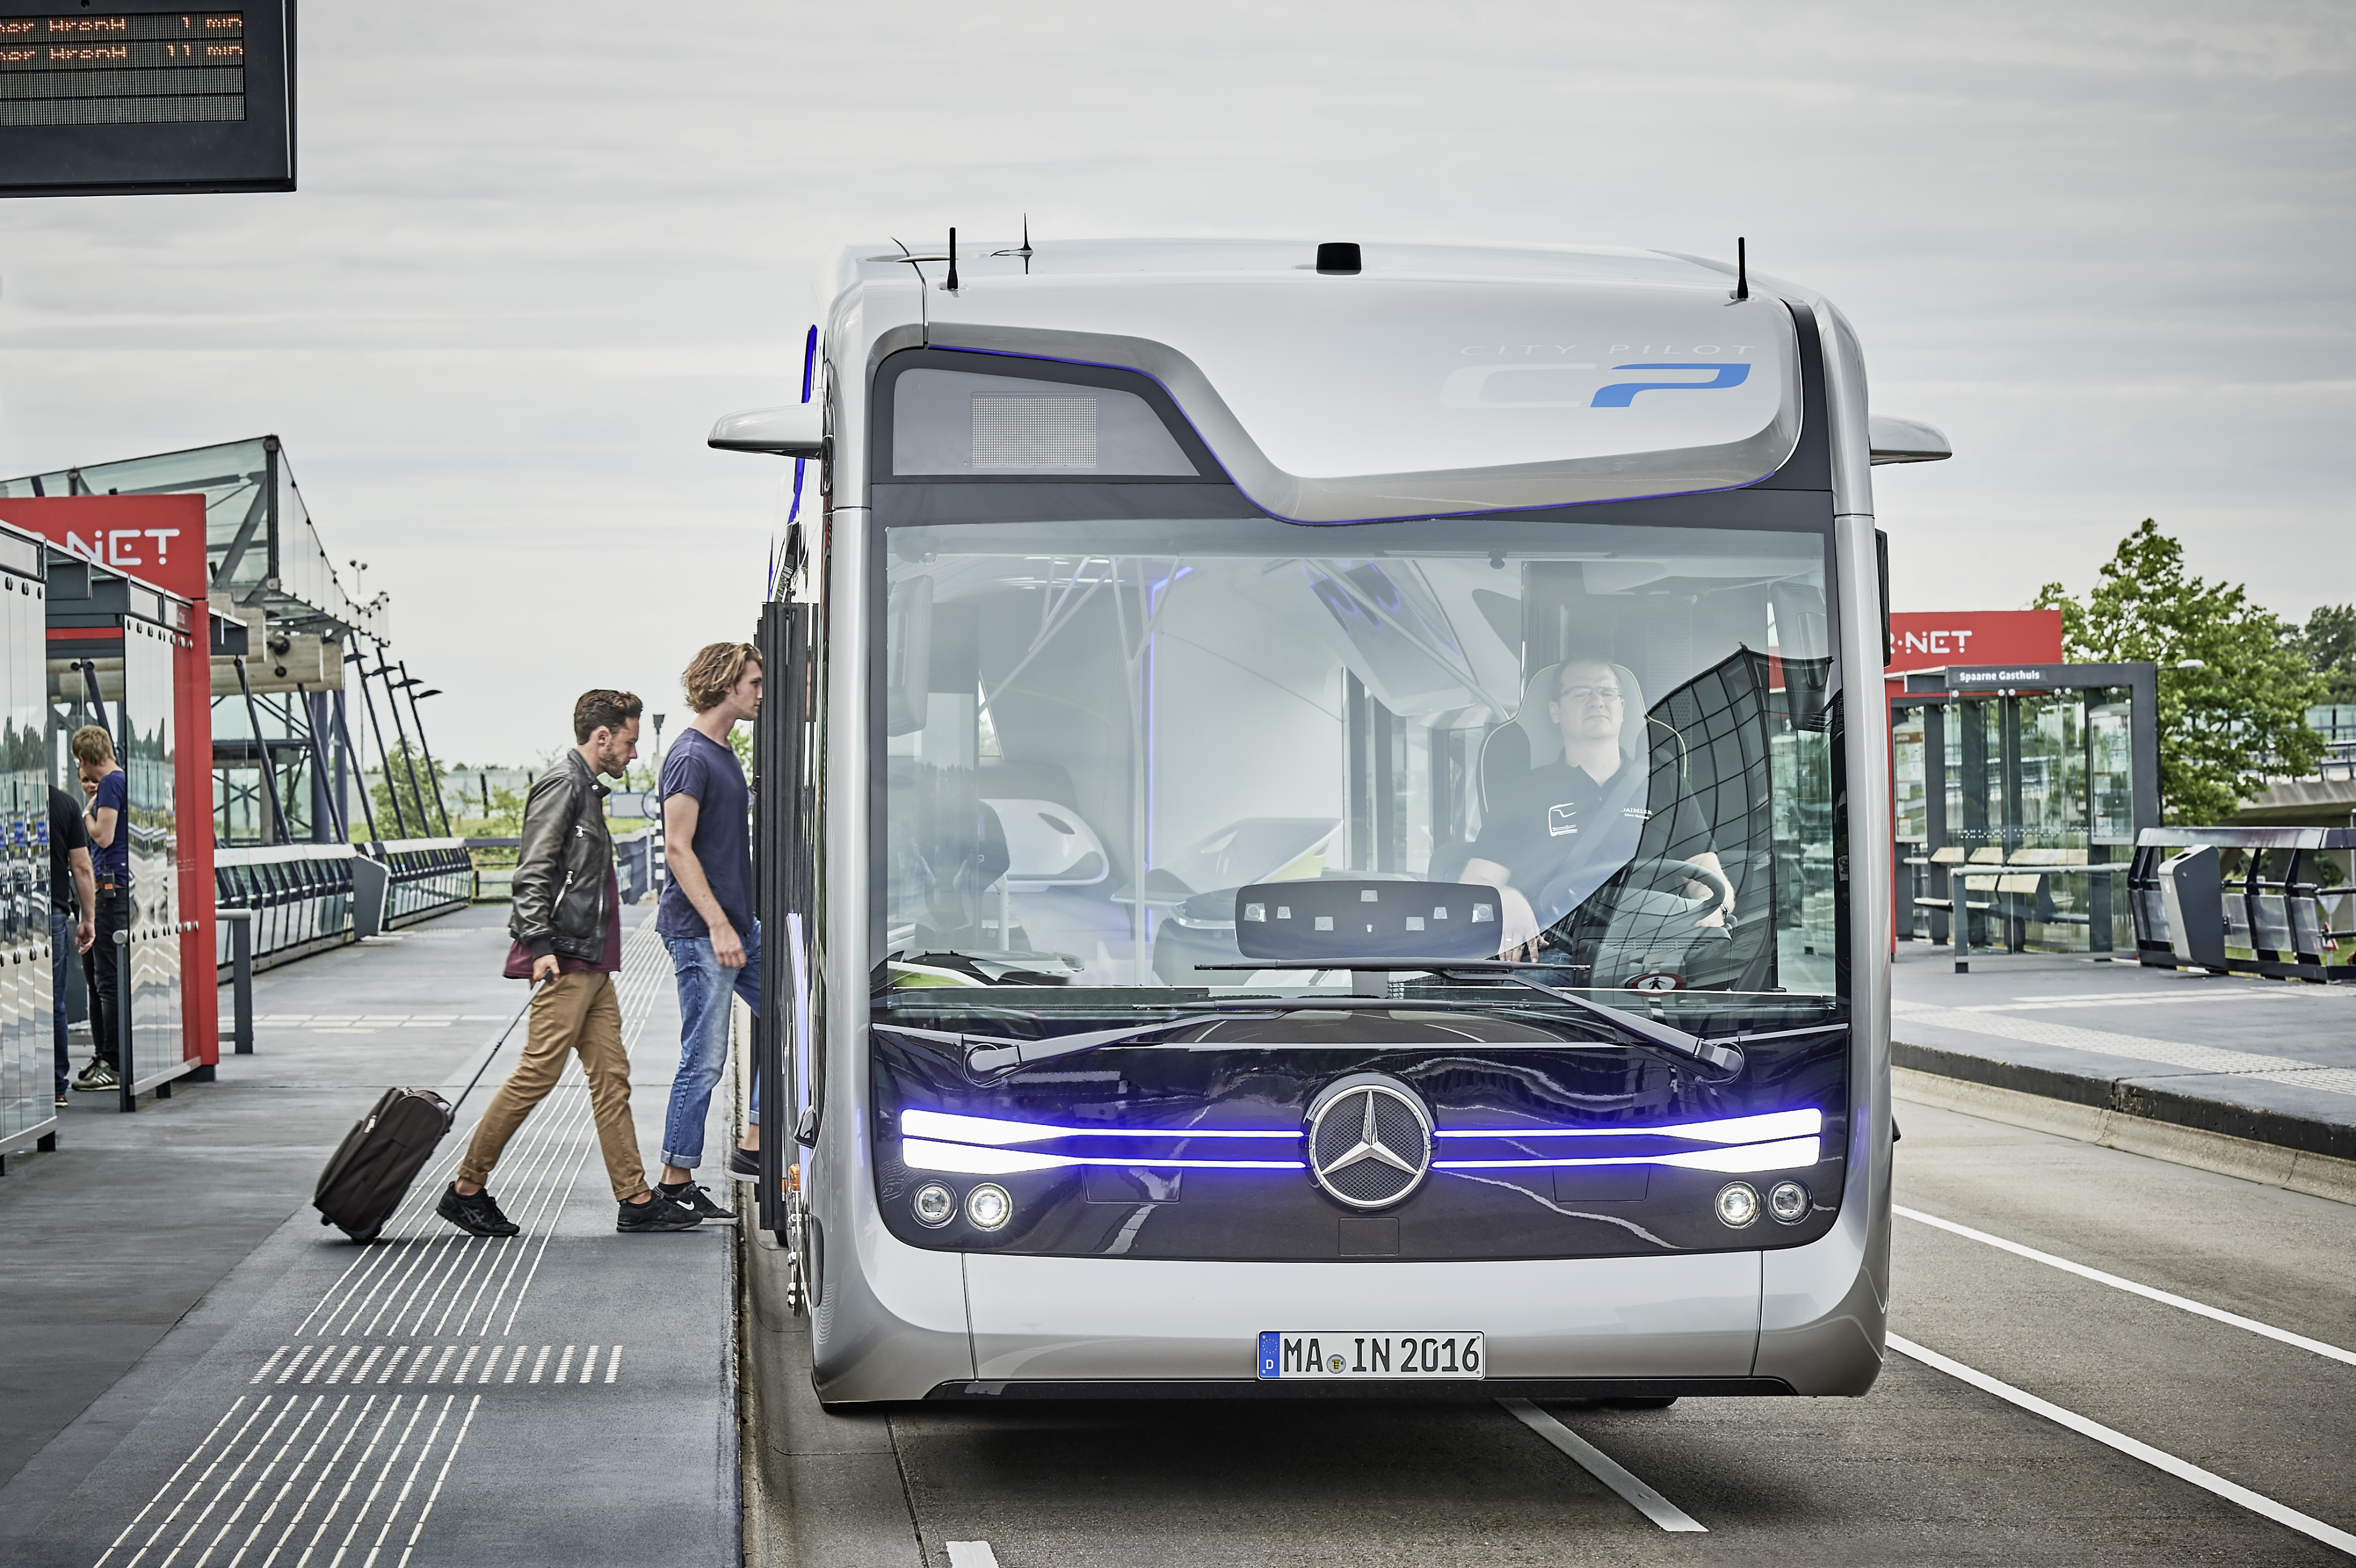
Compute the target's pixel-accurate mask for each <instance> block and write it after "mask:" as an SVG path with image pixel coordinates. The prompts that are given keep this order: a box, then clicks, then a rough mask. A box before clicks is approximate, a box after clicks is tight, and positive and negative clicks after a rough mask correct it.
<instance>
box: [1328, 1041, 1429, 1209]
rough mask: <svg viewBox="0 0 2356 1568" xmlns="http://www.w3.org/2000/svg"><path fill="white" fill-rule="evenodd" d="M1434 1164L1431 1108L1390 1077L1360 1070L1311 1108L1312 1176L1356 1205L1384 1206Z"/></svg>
mask: <svg viewBox="0 0 2356 1568" xmlns="http://www.w3.org/2000/svg"><path fill="white" fill-rule="evenodd" d="M1430 1168H1431V1113H1430V1112H1428V1111H1426V1110H1425V1109H1424V1106H1423V1101H1422V1100H1421V1099H1419V1097H1418V1096H1417V1095H1416V1093H1415V1091H1414V1090H1411V1089H1409V1088H1408V1086H1407V1085H1405V1084H1403V1083H1401V1082H1399V1080H1398V1079H1395V1078H1386V1077H1384V1076H1383V1075H1382V1074H1380V1073H1357V1074H1354V1075H1353V1076H1351V1077H1349V1078H1345V1079H1340V1080H1339V1081H1337V1082H1334V1083H1331V1084H1328V1085H1327V1086H1326V1087H1325V1090H1324V1091H1323V1093H1321V1094H1320V1095H1318V1097H1317V1099H1316V1101H1315V1102H1314V1103H1313V1104H1312V1105H1311V1106H1310V1108H1309V1174H1310V1175H1311V1176H1313V1177H1315V1178H1316V1181H1317V1185H1318V1186H1319V1187H1323V1188H1324V1189H1325V1191H1326V1192H1327V1193H1328V1194H1330V1195H1331V1196H1332V1197H1334V1198H1335V1199H1337V1200H1338V1201H1340V1202H1343V1203H1346V1204H1348V1205H1349V1206H1350V1207H1351V1208H1388V1207H1389V1206H1390V1205H1392V1204H1394V1203H1397V1202H1398V1201H1399V1200H1400V1199H1401V1198H1403V1197H1406V1196H1407V1195H1408V1193H1411V1192H1413V1191H1414V1190H1415V1189H1416V1188H1417V1187H1419V1186H1420V1185H1422V1182H1423V1175H1424V1172H1426V1171H1428V1170H1430Z"/></svg>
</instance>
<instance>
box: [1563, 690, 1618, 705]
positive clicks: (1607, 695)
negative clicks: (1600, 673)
mask: <svg viewBox="0 0 2356 1568" xmlns="http://www.w3.org/2000/svg"><path fill="white" fill-rule="evenodd" d="M1562 694H1563V698H1564V700H1565V701H1567V702H1573V703H1586V702H1600V703H1616V702H1618V701H1619V700H1620V688H1619V687H1617V686H1565V687H1564V688H1563V689H1562Z"/></svg>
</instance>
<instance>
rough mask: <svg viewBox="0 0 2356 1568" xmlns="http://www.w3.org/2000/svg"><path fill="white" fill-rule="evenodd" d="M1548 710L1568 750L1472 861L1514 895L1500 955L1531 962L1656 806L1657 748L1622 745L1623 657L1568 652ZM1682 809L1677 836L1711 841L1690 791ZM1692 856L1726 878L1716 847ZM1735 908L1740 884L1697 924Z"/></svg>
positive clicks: (1632, 845)
mask: <svg viewBox="0 0 2356 1568" xmlns="http://www.w3.org/2000/svg"><path fill="white" fill-rule="evenodd" d="M1547 719H1548V720H1549V721H1551V722H1552V723H1553V724H1554V725H1555V726H1556V727H1557V728H1558V729H1559V730H1560V731H1561V733H1562V756H1561V757H1560V758H1558V760H1556V761H1553V762H1549V763H1547V765H1546V766H1544V767H1542V768H1532V769H1531V770H1530V774H1529V777H1528V779H1527V780H1526V782H1519V783H1518V784H1517V788H1515V789H1514V790H1513V791H1512V792H1511V793H1512V797H1513V798H1512V799H1511V800H1508V801H1505V802H1501V805H1500V809H1499V810H1498V811H1495V812H1494V814H1492V815H1491V816H1490V817H1489V819H1488V820H1487V821H1486V822H1483V823H1482V824H1481V836H1480V837H1479V838H1478V839H1477V840H1475V841H1474V842H1473V845H1472V859H1471V860H1469V861H1467V862H1466V863H1465V866H1464V880H1465V881H1467V882H1477V883H1485V884H1487V885H1488V886H1492V887H1494V888H1496V889H1498V891H1499V892H1500V893H1501V894H1502V895H1503V896H1504V897H1503V898H1502V899H1501V902H1502V903H1503V904H1504V906H1505V908H1504V911H1503V913H1504V920H1503V922H1502V924H1503V928H1504V929H1502V931H1501V932H1500V933H1499V939H1500V940H1499V945H1498V955H1497V956H1498V957H1500V958H1504V959H1509V960H1511V959H1523V960H1526V961H1530V962H1536V961H1537V957H1538V934H1539V933H1540V932H1541V931H1543V930H1544V929H1546V928H1547V927H1549V926H1551V925H1553V924H1554V923H1555V922H1556V921H1558V920H1559V919H1561V918H1562V917H1563V916H1565V915H1567V914H1569V912H1570V911H1571V910H1573V909H1575V908H1578V907H1579V905H1580V903H1581V902H1583V901H1584V900H1585V899H1586V898H1587V897H1588V896H1589V895H1590V894H1591V893H1593V892H1594V891H1595V890H1596V889H1597V888H1598V887H1601V886H1602V885H1603V884H1604V883H1606V882H1608V881H1610V880H1611V878H1612V876H1613V875H1616V874H1617V873H1618V872H1619V871H1620V869H1621V868H1622V867H1623V866H1625V865H1627V864H1628V862H1629V861H1630V860H1631V859H1633V857H1634V855H1635V853H1636V846H1637V842H1638V840H1639V838H1640V837H1641V836H1642V834H1643V832H1644V823H1645V822H1647V821H1649V820H1650V819H1651V817H1652V815H1653V812H1652V811H1651V810H1650V807H1649V802H1648V800H1647V794H1648V786H1649V785H1650V782H1651V779H1650V777H1649V770H1648V768H1647V767H1646V762H1645V756H1644V753H1645V751H1646V749H1647V748H1645V747H1644V746H1641V745H1640V746H1637V747H1636V748H1635V749H1634V752H1633V754H1632V753H1630V752H1628V751H1623V750H1622V746H1621V734H1622V729H1623V727H1624V725H1625V724H1626V720H1627V698H1626V694H1625V693H1623V692H1622V690H1621V685H1620V678H1619V675H1618V673H1617V672H1616V671H1615V670H1614V668H1613V666H1612V665H1611V664H1608V663H1606V662H1604V661H1603V660H1600V659H1587V658H1572V659H1569V660H1565V661H1564V662H1563V664H1562V666H1561V668H1560V669H1558V671H1556V672H1555V697H1554V700H1553V701H1551V702H1549V703H1547ZM1637 733H1638V734H1639V735H1640V736H1641V735H1642V734H1643V731H1642V729H1641V728H1640V729H1639V731H1638V732H1637ZM1672 809H1673V810H1674V811H1676V813H1677V816H1676V822H1674V823H1673V824H1671V825H1672V827H1673V829H1674V831H1673V832H1671V833H1670V834H1669V837H1668V841H1667V842H1669V843H1707V842H1708V833H1709V826H1708V821H1707V820H1706V819H1705V817H1704V816H1703V813H1702V811H1701V809H1700V806H1699V804H1698V803H1697V801H1696V800H1694V799H1693V797H1692V796H1691V795H1690V794H1684V793H1681V794H1680V795H1679V796H1678V798H1677V800H1676V805H1675V806H1674V808H1672ZM1684 858H1685V859H1686V860H1687V861H1689V862H1690V863H1692V864H1693V865H1698V866H1702V867H1705V868H1707V869H1708V870H1710V871H1713V872H1716V873H1718V875H1719V877H1720V879H1721V880H1723V879H1724V878H1725V875H1726V873H1725V871H1724V869H1723V868H1722V867H1721V866H1720V865H1719V859H1718V855H1717V853H1716V852H1715V851H1711V850H1702V851H1700V852H1698V853H1696V854H1688V855H1686V856H1685V857H1684ZM1685 892H1686V895H1687V897H1693V898H1706V897H1709V895H1710V892H1711V889H1710V888H1709V887H1708V886H1707V885H1705V884H1703V883H1700V882H1691V881H1689V882H1687V883H1686V885H1685ZM1540 910H1544V911H1545V913H1544V915H1543V916H1541V915H1540V913H1539V911H1540ZM1733 912H1734V901H1733V897H1732V896H1731V894H1728V895H1727V896H1726V897H1724V898H1723V899H1722V901H1721V902H1720V903H1719V905H1718V906H1717V907H1716V908H1711V909H1709V910H1707V911H1706V912H1704V913H1703V914H1702V915H1701V916H1700V917H1699V918H1697V919H1696V920H1695V922H1694V924H1695V925H1697V926H1717V925H1722V924H1724V923H1725V921H1726V918H1727V917H1728V916H1730V915H1731V914H1732V913H1733Z"/></svg>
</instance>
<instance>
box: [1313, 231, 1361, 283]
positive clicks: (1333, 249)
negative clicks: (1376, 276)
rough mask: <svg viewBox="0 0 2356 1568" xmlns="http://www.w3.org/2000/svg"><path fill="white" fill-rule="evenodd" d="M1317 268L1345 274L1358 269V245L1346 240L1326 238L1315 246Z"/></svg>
mask: <svg viewBox="0 0 2356 1568" xmlns="http://www.w3.org/2000/svg"><path fill="white" fill-rule="evenodd" d="M1317 270H1318V271H1319V272H1321V273H1332V274H1336V275H1347V274H1351V273H1355V272H1356V271H1357V270H1358V247H1357V246H1356V245H1355V244H1353V243H1352V242H1349V241H1347V240H1328V241H1327V242H1325V243H1323V244H1322V245H1320V246H1318V247H1317Z"/></svg>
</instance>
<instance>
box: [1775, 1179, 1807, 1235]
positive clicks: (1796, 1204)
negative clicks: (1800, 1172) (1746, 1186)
mask: <svg viewBox="0 0 2356 1568" xmlns="http://www.w3.org/2000/svg"><path fill="white" fill-rule="evenodd" d="M1813 1207H1815V1205H1814V1203H1813V1202H1812V1200H1811V1199H1810V1198H1809V1197H1808V1189H1807V1188H1806V1187H1802V1186H1801V1185H1800V1184H1799V1183H1798V1182H1795V1181H1779V1182H1777V1183H1776V1184H1775V1185H1774V1186H1773V1187H1769V1188H1768V1189H1767V1212H1768V1213H1770V1214H1772V1215H1773V1216H1774V1217H1775V1218H1776V1219H1778V1220H1781V1221H1782V1222H1783V1224H1786V1225H1797V1224H1798V1223H1799V1222H1800V1221H1801V1220H1803V1219H1806V1218H1807V1217H1808V1210H1809V1209H1810V1208H1813Z"/></svg>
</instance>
